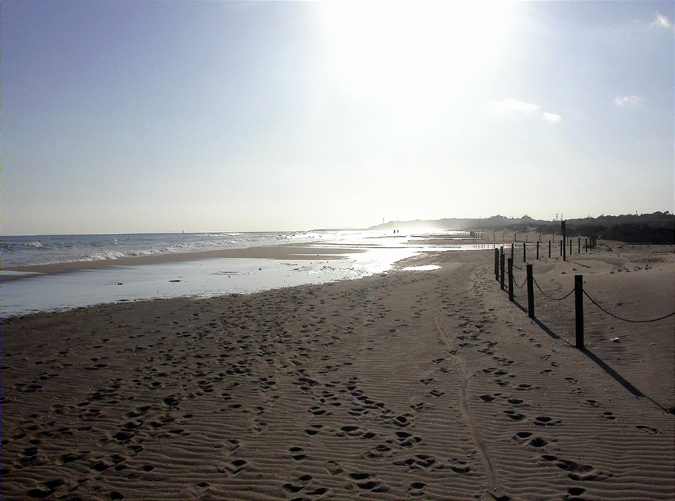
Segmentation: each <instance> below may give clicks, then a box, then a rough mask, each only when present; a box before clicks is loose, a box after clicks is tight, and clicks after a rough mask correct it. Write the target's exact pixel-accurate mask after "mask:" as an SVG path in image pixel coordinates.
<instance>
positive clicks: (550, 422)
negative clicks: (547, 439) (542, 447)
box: [534, 416, 562, 426]
mask: <svg viewBox="0 0 675 501" xmlns="http://www.w3.org/2000/svg"><path fill="white" fill-rule="evenodd" d="M534 424H536V425H538V426H558V425H560V424H562V421H561V420H560V419H554V418H552V417H549V416H537V417H536V418H534Z"/></svg>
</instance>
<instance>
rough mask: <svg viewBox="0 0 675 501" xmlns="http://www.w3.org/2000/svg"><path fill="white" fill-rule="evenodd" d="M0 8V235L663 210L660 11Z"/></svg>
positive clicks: (666, 12) (99, 0)
mask: <svg viewBox="0 0 675 501" xmlns="http://www.w3.org/2000/svg"><path fill="white" fill-rule="evenodd" d="M0 5H1V7H0V8H1V9H2V11H1V16H2V19H1V28H2V29H1V39H0V42H1V47H2V61H1V67H0V71H1V81H2V82H1V83H2V110H1V111H0V113H1V117H2V118H1V120H2V135H1V136H0V137H1V152H0V155H1V159H2V165H3V169H4V170H3V172H2V174H1V186H0V190H1V202H0V210H1V211H2V213H1V214H0V217H1V218H2V220H1V224H2V226H1V227H0V233H3V234H17V233H27V234H30V233H105V232H155V231H156V232H161V231H180V230H185V231H208V230H213V231H218V230H235V231H236V230H275V229H308V228H313V227H347V226H368V225H372V224H377V223H379V222H381V221H382V218H386V219H414V218H440V217H452V216H457V217H480V216H490V215H494V214H497V213H500V214H503V215H509V216H520V215H523V214H525V213H527V214H529V215H531V216H533V217H541V218H551V217H552V216H553V215H554V214H555V213H561V212H562V213H564V215H565V216H566V217H578V216H585V215H589V214H590V215H599V214H600V213H627V212H629V213H632V212H635V211H636V210H637V211H640V212H651V211H654V210H671V211H672V210H673V205H674V192H675V184H674V179H673V176H674V174H673V171H674V168H675V167H674V140H675V134H674V123H675V114H674V106H673V105H674V103H673V92H674V90H675V89H674V79H675V76H674V42H675V31H674V28H673V24H672V23H673V21H674V12H673V10H674V8H673V5H675V4H673V3H672V2H662V3H649V2H642V1H640V2H597V3H588V2H587V3H577V2H565V3H551V2H541V3H516V4H506V3H498V4H495V3H483V4H480V3H478V2H471V3H466V4H460V3H455V2H444V3H438V4H434V3H424V2H410V3H395V2H386V3H374V2H370V3H367V2H357V3H349V2H345V1H341V2H336V3H323V4H320V3H290V2H284V3H282V2H275V3H272V2H259V3H252V2H251V3H249V2H217V1H204V2H198V1H191V0H182V1H178V0H175V1H168V0H161V1H160V0H155V1H149V0H148V1H143V0H133V1H126V0H109V1H103V0H81V1H72V0H59V1H56V0H39V1H38V0H36V1H31V0H16V1H13V0H2V1H1V2H0Z"/></svg>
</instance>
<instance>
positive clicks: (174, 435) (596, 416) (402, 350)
mask: <svg viewBox="0 0 675 501" xmlns="http://www.w3.org/2000/svg"><path fill="white" fill-rule="evenodd" d="M662 250H663V248H656V249H646V248H638V249H629V248H625V247H624V248H622V249H618V248H616V247H612V250H611V252H610V251H609V250H606V249H602V250H600V251H598V252H597V253H596V254H594V255H593V256H590V257H588V256H583V257H578V258H576V260H575V258H574V257H573V258H572V260H571V262H569V263H561V262H559V261H557V260H553V261H549V262H546V263H544V262H541V263H535V270H536V271H535V276H536V277H537V279H538V281H539V283H540V284H541V286H542V288H543V289H544V290H546V291H548V292H550V293H551V294H554V293H558V292H561V293H564V292H566V291H567V289H568V288H569V287H571V284H570V282H571V281H572V275H573V274H574V273H576V272H578V271H579V270H583V273H584V275H585V277H587V279H588V285H589V290H592V291H593V294H594V295H595V296H596V297H597V299H598V300H599V301H602V302H603V304H607V305H608V306H611V308H612V310H613V311H617V312H620V313H622V314H624V315H627V316H630V317H640V318H645V317H648V316H651V315H654V314H658V313H663V312H665V311H666V310H670V311H672V306H673V297H675V296H673V292H674V291H673V290H672V284H673V283H675V280H673V278H675V259H673V258H674V256H675V255H674V254H672V249H670V250H669V252H662ZM294 259H297V257H295V258H294ZM426 264H438V265H440V266H441V269H439V270H435V271H423V272H404V271H396V272H391V273H388V274H384V275H376V276H373V277H370V278H365V279H359V280H352V281H344V282H337V283H331V284H324V285H318V286H302V287H295V288H285V289H277V290H271V291H266V292H262V293H257V294H251V295H236V296H225V297H217V298H210V299H203V300H190V299H169V300H157V301H146V302H137V303H128V304H113V305H102V306H97V307H92V308H82V309H77V310H73V311H70V312H63V313H53V314H38V315H32V316H27V317H24V318H16V319H11V320H9V321H7V322H6V324H5V325H4V326H3V341H4V358H3V366H2V377H3V387H4V395H3V404H2V405H3V444H2V466H1V467H2V470H1V471H0V474H1V475H2V477H3V482H2V487H1V489H2V494H3V496H4V498H5V499H26V498H29V497H47V496H52V497H53V498H63V499H72V500H75V499H86V500H89V499H101V500H103V499H138V500H151V499H158V500H159V499H181V500H184V499H204V500H207V499H239V500H241V499H251V500H271V499H307V500H314V499H345V500H349V499H356V498H360V499H388V500H395V499H408V498H418V499H467V500H474V499H500V500H504V501H506V500H510V499H513V500H515V499H532V500H534V499H622V500H635V499H641V500H647V499H663V500H666V499H673V498H674V497H675V477H674V474H673V471H675V447H674V440H675V416H674V415H673V414H671V413H668V412H666V411H665V410H664V409H669V408H670V407H672V406H675V393H674V392H673V383H672V381H673V379H672V378H671V377H670V375H672V374H673V373H674V370H675V369H674V358H673V355H674V354H675V351H674V350H673V337H672V332H673V329H674V328H675V318H673V317H671V318H670V319H668V320H666V321H664V322H662V323H659V324H621V323H620V322H618V321H615V320H612V319H610V318H607V317H601V316H596V315H597V314H596V313H593V310H592V308H591V306H586V308H587V312H588V315H589V326H590V327H589V328H588V344H589V347H590V349H591V351H592V352H593V353H595V354H597V356H598V358H600V359H602V360H604V361H605V362H606V364H608V365H609V366H610V367H611V368H613V369H614V370H615V373H616V374H614V375H613V374H611V373H610V372H608V370H607V369H606V368H605V367H603V366H601V365H599V364H598V363H596V362H595V361H594V360H592V359H591V358H589V356H588V355H587V354H585V353H583V352H581V351H579V350H577V349H575V348H573V347H572V346H570V344H569V340H570V339H571V337H570V336H572V337H573V334H572V333H573V330H572V329H573V325H572V327H571V324H570V321H569V314H568V312H569V311H570V308H571V302H570V303H562V302H561V303H559V304H558V305H554V306H547V304H546V303H545V302H544V301H543V298H542V299H539V298H538V300H537V308H538V311H540V313H539V314H540V316H541V322H542V323H543V324H545V326H546V328H547V329H548V331H550V332H549V333H548V334H547V332H545V331H544V330H543V329H542V327H541V326H540V325H538V324H537V323H536V322H533V321H531V320H529V319H528V317H527V315H526V314H525V313H524V312H523V311H522V310H521V309H520V308H519V307H518V306H517V305H515V304H513V303H510V302H509V301H508V297H507V296H506V295H505V294H504V293H503V292H502V291H500V290H499V288H498V286H497V283H496V281H495V278H494V272H493V254H492V251H485V252H476V251H473V252H446V253H429V254H426V255H424V256H418V257H416V258H412V259H409V260H407V261H406V262H405V263H401V266H404V265H405V266H415V265H426ZM638 267H639V268H640V269H637V268H638ZM575 268H576V269H575ZM619 268H621V269H622V271H620V272H619V271H618V269H619ZM520 279H521V278H520V275H517V280H518V281H520ZM516 299H517V300H518V301H520V303H521V304H522V296H518V295H517V298H516ZM525 304H526V303H525ZM614 337H619V338H620V339H621V341H620V342H613V341H611V339H612V338H614ZM619 347H620V349H619ZM617 374H618V375H620V376H621V377H622V378H624V380H625V381H629V382H630V383H631V384H632V385H634V387H635V388H637V389H639V391H640V395H635V394H634V392H632V391H629V389H628V388H627V387H626V385H625V384H623V383H622V382H621V381H620V380H619V379H617V377H616V375H617ZM658 375H661V377H660V378H659V377H658ZM625 381H624V382H625Z"/></svg>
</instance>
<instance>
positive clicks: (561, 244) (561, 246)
mask: <svg viewBox="0 0 675 501" xmlns="http://www.w3.org/2000/svg"><path fill="white" fill-rule="evenodd" d="M562 255H563V241H562V240H561V241H560V257H562Z"/></svg>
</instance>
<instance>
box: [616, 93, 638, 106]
mask: <svg viewBox="0 0 675 501" xmlns="http://www.w3.org/2000/svg"><path fill="white" fill-rule="evenodd" d="M642 103H644V99H643V98H642V97H640V96H616V97H615V98H614V104H615V105H616V106H618V107H619V108H629V107H635V106H640V105H641V104H642Z"/></svg>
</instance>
